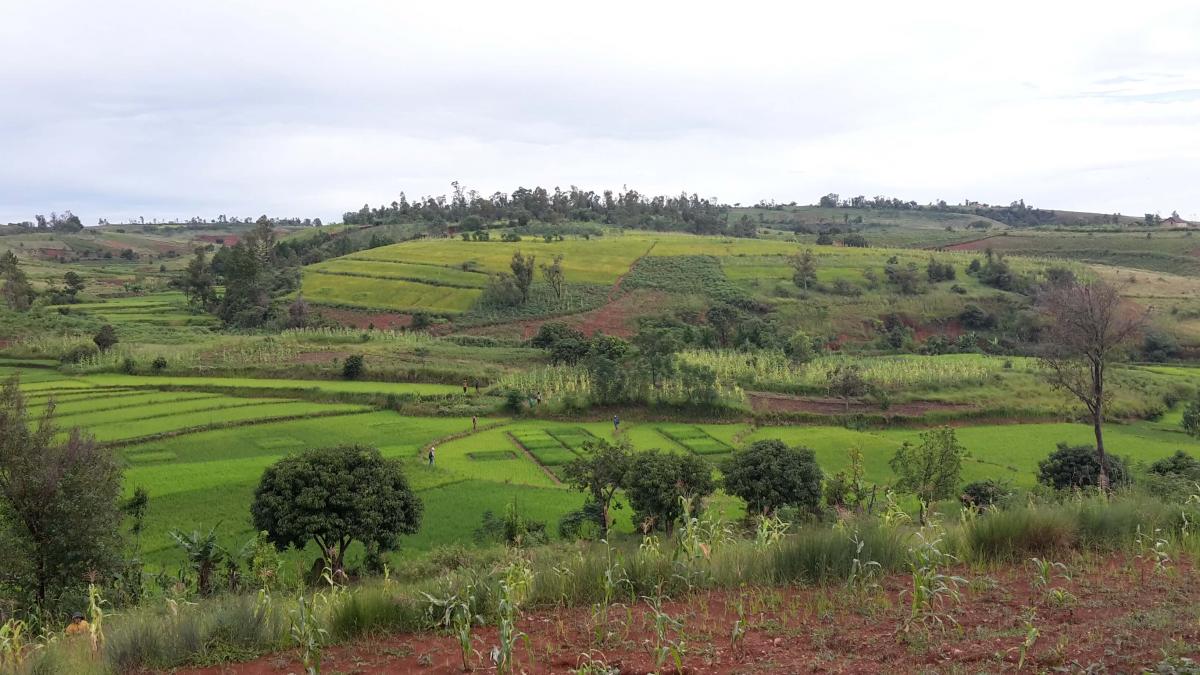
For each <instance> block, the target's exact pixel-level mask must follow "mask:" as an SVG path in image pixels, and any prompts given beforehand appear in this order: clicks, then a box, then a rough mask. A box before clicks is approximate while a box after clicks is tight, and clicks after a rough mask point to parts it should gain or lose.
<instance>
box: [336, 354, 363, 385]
mask: <svg viewBox="0 0 1200 675" xmlns="http://www.w3.org/2000/svg"><path fill="white" fill-rule="evenodd" d="M365 370H366V366H365V365H364V364H363V357H362V355H361V354H351V355H350V356H347V357H346V361H345V362H344V363H343V364H342V377H344V378H346V379H347V380H357V379H358V378H360V377H362V374H363V371H365Z"/></svg>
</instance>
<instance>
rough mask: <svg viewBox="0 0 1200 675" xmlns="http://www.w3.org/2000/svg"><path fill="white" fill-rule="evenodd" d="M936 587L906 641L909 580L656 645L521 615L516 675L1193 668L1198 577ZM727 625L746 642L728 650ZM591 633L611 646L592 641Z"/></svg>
mask: <svg viewBox="0 0 1200 675" xmlns="http://www.w3.org/2000/svg"><path fill="white" fill-rule="evenodd" d="M948 572H950V573H952V574H954V575H957V576H960V577H962V578H963V581H962V582H960V585H959V587H958V588H959V590H960V592H961V599H960V601H959V602H958V603H954V602H952V601H949V600H947V602H946V603H944V604H943V605H942V606H941V607H939V608H936V609H935V610H934V612H933V613H932V614H925V615H923V616H924V620H923V621H919V622H916V623H912V624H911V625H909V627H908V628H907V629H905V624H906V622H908V620H909V618H910V617H911V616H912V613H911V595H910V594H911V591H912V578H911V577H910V576H907V575H889V576H887V577H885V578H884V579H882V583H881V585H880V587H879V588H877V589H875V590H873V591H867V592H860V593H851V592H849V591H848V590H846V589H844V588H843V587H841V586H832V587H829V586H827V587H816V588H812V587H802V588H796V587H791V588H746V589H744V590H743V591H741V592H723V591H720V592H708V593H700V594H696V595H691V596H688V597H684V598H679V599H677V600H664V601H663V602H662V611H663V612H665V613H666V614H667V615H669V617H670V618H669V619H668V620H665V621H664V620H662V619H661V617H660V621H659V622H658V625H667V626H668V628H667V629H666V630H665V638H664V639H663V640H662V641H660V640H659V638H658V637H657V632H656V630H655V626H656V621H655V614H654V612H653V611H652V609H651V607H650V604H649V602H648V601H647V599H644V598H643V599H639V600H638V601H637V602H636V603H633V604H631V605H613V606H610V608H609V620H608V622H607V623H606V624H604V623H600V622H598V621H597V620H596V619H595V616H596V615H595V614H594V610H593V609H592V608H571V609H560V610H538V611H532V612H529V613H527V614H525V615H524V617H523V618H522V619H521V620H520V621H519V622H518V628H519V629H520V630H522V631H524V632H525V633H527V634H528V636H529V639H528V642H525V641H518V647H517V655H518V656H517V658H518V662H517V671H518V672H526V673H566V672H583V673H649V672H655V671H658V672H678V671H677V670H676V669H675V665H674V658H673V656H670V655H669V656H667V657H666V658H665V661H666V664H665V665H663V666H662V667H661V669H657V668H656V664H655V659H654V657H653V653H654V650H655V648H656V647H659V646H663V647H667V649H668V650H669V649H670V645H671V644H674V645H678V646H681V647H682V654H681V657H680V659H681V662H682V666H683V668H682V671H683V672H686V673H800V672H834V673H884V672H886V673H897V672H904V673H908V672H971V673H977V672H1012V671H1020V670H1029V671H1030V672H1041V671H1048V670H1049V671H1053V670H1059V669H1062V670H1066V671H1070V672H1142V671H1143V670H1144V669H1149V670H1153V669H1154V668H1155V667H1156V665H1157V664H1160V663H1162V662H1164V661H1167V662H1174V663H1179V660H1180V659H1183V658H1189V657H1190V658H1192V659H1195V658H1197V657H1200V585H1197V583H1196V582H1197V581H1200V571H1197V570H1196V569H1195V568H1194V567H1193V566H1192V565H1190V564H1184V563H1174V562H1170V563H1166V564H1165V565H1162V566H1158V567H1156V565H1155V563H1154V562H1153V561H1152V560H1150V559H1148V558H1139V557H1135V556H1124V555H1119V556H1088V557H1080V558H1076V559H1074V560H1073V561H1071V562H1070V563H1068V565H1067V572H1065V573H1062V574H1060V575H1059V576H1055V577H1053V578H1052V579H1051V580H1050V582H1049V584H1048V585H1042V586H1039V584H1038V582H1037V579H1038V577H1037V575H1036V574H1035V572H1034V570H1033V567H1032V563H1025V564H1022V565H1014V566H1003V567H987V568H967V567H961V568H959V569H957V570H950V571H948ZM1058 572H1063V571H1062V570H1058ZM1067 577H1069V578H1067ZM739 617H742V621H743V623H742V624H741V625H744V626H746V631H745V633H744V637H742V638H740V639H737V640H734V639H731V638H732V636H733V635H734V632H735V631H734V626H735V624H737V622H738V621H739ZM676 621H677V622H680V623H679V624H678V628H675V627H674V625H673V624H672V622H676ZM604 633H608V634H609V638H608V639H607V640H603V641H598V640H597V639H596V636H597V634H600V635H603V634H604ZM496 642H497V634H496V629H495V628H492V627H488V628H480V629H478V630H477V632H476V635H475V652H476V653H475V654H474V655H473V656H472V657H471V662H470V666H471V668H472V669H473V670H476V671H478V672H489V671H490V672H495V671H494V666H492V663H491V658H490V652H491V649H492V646H493V645H494V644H496ZM322 665H323V668H324V670H325V671H326V672H337V673H362V674H366V673H408V672H419V673H454V672H462V671H463V664H462V660H461V657H460V655H459V650H458V646H457V643H456V641H455V640H454V638H451V637H449V636H445V635H435V634H401V635H382V636H378V637H377V638H374V639H369V640H364V641H360V642H356V643H352V644H348V645H343V646H338V647H334V648H330V649H328V650H326V652H325V654H324V659H323V664H322ZM302 670H303V669H302V667H301V665H300V663H299V661H298V660H297V658H296V654H295V653H282V654H272V655H268V656H265V657H262V658H260V659H258V660H255V661H252V662H249V663H242V664H225V665H222V666H220V667H211V668H203V669H195V670H180V671H177V672H179V673H188V674H189V675H217V674H218V673H237V674H240V675H267V674H272V675H273V674H276V673H279V674H283V673H295V672H302ZM1156 672H1185V671H1174V670H1170V671H1156ZM1186 672H1192V671H1186Z"/></svg>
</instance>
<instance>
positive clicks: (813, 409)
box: [746, 391, 975, 417]
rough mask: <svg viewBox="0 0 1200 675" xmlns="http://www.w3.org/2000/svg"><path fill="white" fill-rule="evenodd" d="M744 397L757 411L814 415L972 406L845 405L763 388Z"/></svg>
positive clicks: (966, 407)
mask: <svg viewBox="0 0 1200 675" xmlns="http://www.w3.org/2000/svg"><path fill="white" fill-rule="evenodd" d="M746 397H747V398H749V399H750V405H751V406H752V407H753V408H754V410H755V411H756V412H782V413H794V412H801V413H812V414H816V415H850V414H859V413H883V414H885V415H904V416H914V417H915V416H920V415H925V414H927V413H931V412H943V411H949V410H957V411H963V410H971V409H972V408H974V407H975V406H972V405H969V404H966V403H943V402H940V401H909V402H907V403H893V404H891V405H890V406H888V409H887V410H880V409H879V406H878V405H872V404H869V403H861V402H858V401H851V402H850V406H849V408H847V406H846V403H845V402H844V401H841V400H838V399H833V398H815V397H810V396H789V395H788V394H775V393H770V392H762V391H748V392H746Z"/></svg>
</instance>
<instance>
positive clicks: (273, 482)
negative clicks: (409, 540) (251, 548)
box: [250, 445, 424, 570]
mask: <svg viewBox="0 0 1200 675" xmlns="http://www.w3.org/2000/svg"><path fill="white" fill-rule="evenodd" d="M423 512H424V507H423V505H422V503H421V500H420V499H419V498H418V497H417V495H416V493H414V492H413V491H412V489H411V488H410V487H409V485H408V480H407V479H406V478H405V476H404V471H403V470H402V469H401V463H400V462H399V461H398V460H394V459H384V458H383V457H382V456H381V455H380V454H379V450H377V449H376V448H371V447H366V446H361V445H342V446H337V447H332V448H318V449H315V450H308V451H306V452H303V453H300V454H297V455H291V456H289V457H285V458H284V459H281V460H279V461H278V462H276V463H275V464H273V465H271V466H270V467H268V468H267V470H266V471H265V472H263V476H262V480H261V481H260V482H259V484H258V489H257V490H255V492H254V503H253V504H252V505H251V507H250V513H251V515H252V516H253V519H254V527H255V529H257V530H261V531H265V532H266V533H267V536H268V538H269V539H270V540H271V542H272V543H274V544H275V545H276V546H277V547H279V548H281V549H282V548H284V547H286V546H288V545H293V546H295V547H297V548H303V547H304V545H305V544H307V543H308V542H309V541H313V542H316V544H317V546H318V547H320V549H321V551H322V555H323V556H325V558H326V560H327V561H328V562H329V564H330V566H331V567H332V568H333V569H335V570H340V569H343V562H344V558H345V554H346V549H347V548H348V547H349V546H350V544H351V542H354V541H359V542H362V543H363V544H364V545H366V546H367V547H368V548H369V549H372V550H377V551H392V550H395V549H396V548H397V547H398V546H399V543H400V536H401V535H404V534H415V533H416V532H417V530H418V529H419V528H420V526H421V516H422V514H423Z"/></svg>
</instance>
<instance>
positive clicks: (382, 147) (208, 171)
mask: <svg viewBox="0 0 1200 675" xmlns="http://www.w3.org/2000/svg"><path fill="white" fill-rule="evenodd" d="M979 4H980V3H970V2H961V0H959V1H957V2H947V3H930V2H895V1H894V0H888V1H886V2H836V3H835V2H827V3H815V2H814V3H800V2H793V3H783V2H779V3H757V2H749V1H744V0H743V1H741V2H723V3H720V4H716V5H712V6H708V5H705V4H703V3H698V2H681V3H667V2H655V1H652V0H651V1H647V0H643V1H642V2H636V3H623V2H611V1H610V2H604V3H571V2H547V3H536V4H535V3H527V2H496V1H495V0H491V1H488V2H482V3H473V2H456V3H449V2H446V3H442V2H436V3H435V2H419V3H417V2H412V3H406V2H400V1H396V0H393V1H385V2H357V1H354V0H337V1H332V0H331V1H330V2H321V3H315V2H305V1H302V0H286V1H280V2H263V1H261V0H239V1H221V0H204V1H203V2H189V3H182V2H169V1H168V2H164V1H163V0H154V1H152V2H123V1H121V0H111V1H109V2H95V1H94V0H79V1H75V2H67V1H63V2H58V1H54V0H38V1H37V2H18V1H17V0H4V5H3V8H2V9H0V44H2V45H3V49H4V56H3V57H0V92H3V104H2V105H0V222H8V221H12V220H30V219H32V217H33V215H34V214H35V213H49V212H50V211H63V210H65V209H71V210H73V211H74V212H75V213H77V214H78V215H80V217H81V218H83V220H84V222H85V223H87V224H93V223H95V222H96V219H97V218H99V217H104V218H108V219H110V220H113V221H116V220H119V219H125V218H128V217H136V216H146V217H147V218H152V217H159V218H163V217H189V216H193V215H199V216H216V215H217V214H221V213H224V214H228V215H238V216H257V215H259V214H261V213H268V214H271V215H278V216H300V217H312V216H319V217H321V218H322V219H325V220H337V219H340V214H341V213H342V212H344V211H346V210H348V209H353V208H357V207H359V206H361V205H362V204H363V203H364V202H370V203H371V204H373V205H378V204H381V203H386V202H391V201H392V200H393V199H395V198H396V197H397V196H398V195H399V193H400V191H401V190H404V191H406V192H407V193H408V195H409V196H410V198H411V197H414V196H419V195H423V194H442V193H446V192H449V190H450V182H451V181H453V180H458V181H460V182H461V183H463V184H464V185H466V186H467V187H470V188H475V189H477V190H479V191H480V192H483V193H486V194H490V193H491V192H494V191H496V190H504V191H511V190H512V189H514V188H516V187H518V186H533V185H543V186H547V187H553V186H561V187H563V188H564V189H565V188H567V187H568V186H570V185H578V186H580V187H585V188H589V189H595V190H597V191H599V190H602V189H605V188H613V189H618V190H619V189H620V188H621V187H622V186H624V185H628V186H629V187H636V188H637V189H639V190H640V191H643V192H652V193H678V192H680V191H684V190H686V191H688V192H698V193H700V194H701V195H705V196H716V197H719V198H720V199H722V200H723V201H726V202H728V203H734V202H742V203H751V202H755V201H758V200H759V199H775V200H778V201H782V202H789V201H793V200H795V201H798V202H800V203H812V202H815V201H816V199H817V197H818V196H819V195H821V194H824V193H826V192H839V193H841V194H843V195H847V196H848V195H853V194H865V195H868V196H872V195H876V194H883V195H889V196H899V197H904V198H909V199H916V200H918V201H921V202H927V201H931V200H935V199H939V198H940V199H946V200H947V201H950V202H958V201H961V200H962V199H965V198H970V199H975V200H980V201H986V202H993V203H1000V202H1003V203H1007V202H1009V201H1011V200H1013V199H1017V198H1024V199H1025V200H1026V202H1028V203H1031V204H1034V205H1037V206H1044V207H1057V208H1066V209H1079V210H1090V211H1103V212H1113V211H1120V212H1122V213H1128V214H1141V213H1144V212H1146V211H1158V212H1161V213H1162V214H1163V215H1166V214H1168V213H1170V211H1171V210H1172V209H1178V210H1179V212H1180V213H1181V214H1182V215H1183V216H1185V217H1194V218H1197V219H1200V180H1198V179H1200V3H1197V2H1195V0H1181V1H1179V2H1174V1H1168V2H1159V1H1154V0H1152V1H1149V2H1137V3H1131V2H1123V3H1120V4H1119V5H1114V6H1113V7H1112V8H1106V6H1105V4H1106V3H1105V2H1104V1H1103V0H1102V1H1101V2H1091V3H1065V2H1056V1H1054V0H1039V1H1038V2H1028V3H1026V2H1003V3H988V7H987V8H986V9H976V8H974V7H975V6H976V5H979ZM809 5H811V6H809ZM912 5H920V7H917V8H914V7H913V6H912ZM1068 5H1071V6H1068ZM585 8H586V9H585Z"/></svg>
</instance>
